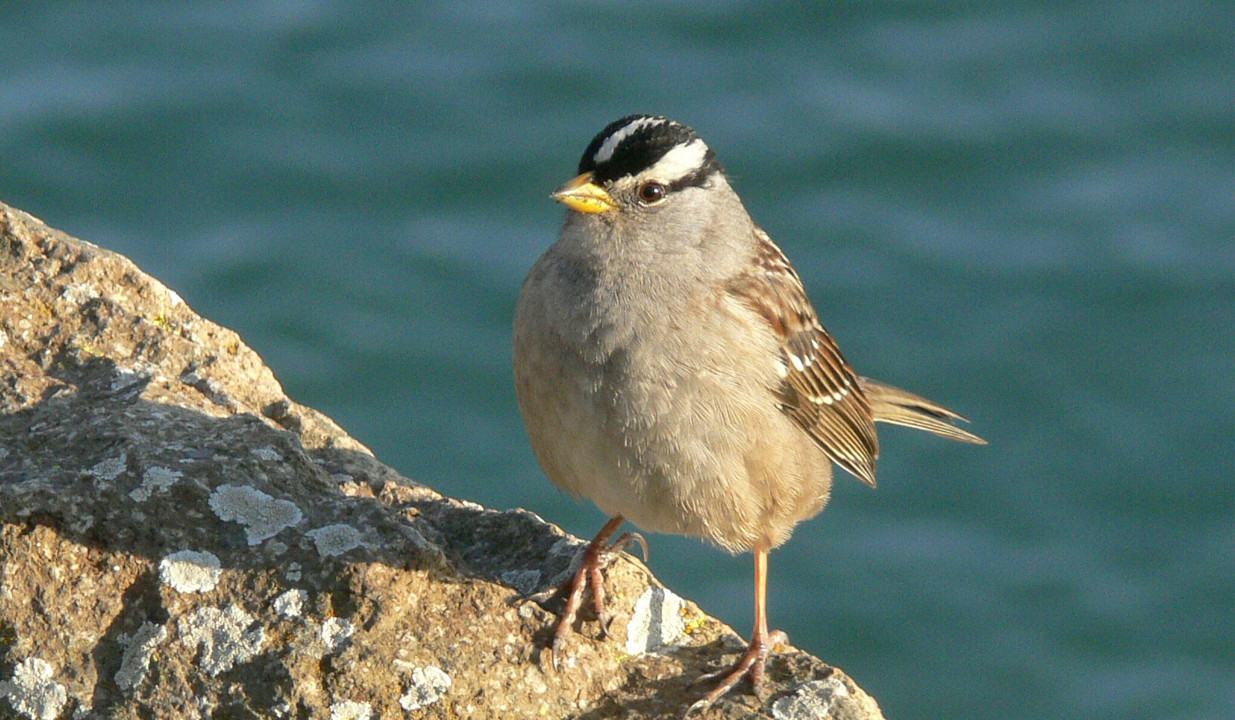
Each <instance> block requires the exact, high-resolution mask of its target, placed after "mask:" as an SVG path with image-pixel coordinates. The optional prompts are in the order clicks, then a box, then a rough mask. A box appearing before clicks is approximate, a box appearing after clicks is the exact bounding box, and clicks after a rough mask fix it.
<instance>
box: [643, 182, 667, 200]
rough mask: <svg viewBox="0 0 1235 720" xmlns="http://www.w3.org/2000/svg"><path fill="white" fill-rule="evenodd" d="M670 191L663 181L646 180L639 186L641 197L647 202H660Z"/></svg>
mask: <svg viewBox="0 0 1235 720" xmlns="http://www.w3.org/2000/svg"><path fill="white" fill-rule="evenodd" d="M668 192H669V189H668V188H666V187H665V186H664V185H663V184H661V183H658V182H655V181H653V182H645V183H643V184H642V185H640V186H639V199H640V200H642V201H643V202H645V203H654V202H660V201H661V200H664V199H665V195H666V194H667V193H668Z"/></svg>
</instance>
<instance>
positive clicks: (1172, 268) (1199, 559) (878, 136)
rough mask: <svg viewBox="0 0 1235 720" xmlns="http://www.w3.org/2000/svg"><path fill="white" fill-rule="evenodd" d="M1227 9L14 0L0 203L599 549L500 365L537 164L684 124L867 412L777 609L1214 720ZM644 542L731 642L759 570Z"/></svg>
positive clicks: (962, 695) (412, 471) (361, 429)
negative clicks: (936, 433)
mask: <svg viewBox="0 0 1235 720" xmlns="http://www.w3.org/2000/svg"><path fill="white" fill-rule="evenodd" d="M1231 27H1235V10H1233V9H1232V8H1231V6H1230V5H1229V4H1223V3H1206V2H1148V1H1143V0H1137V1H1133V2H1090V3H1064V2H1048V3H1040V2H1011V1H995V0H992V1H990V2H984V3H965V2H938V3H927V2H921V3H916V2H878V3H870V2H837V3H830V4H828V6H827V8H826V9H820V10H806V9H802V8H799V7H797V6H796V5H791V4H788V3H743V2H727V3H711V4H702V3H699V4H686V3H675V4H661V3H650V2H645V3H623V4H610V3H588V4H567V3H560V4H559V3H540V4H528V3H523V4H514V3H512V4H509V5H507V4H502V3H483V4H475V5H471V6H468V7H460V6H457V5H455V4H447V3H421V4H418V5H415V6H413V5H411V4H405V3H367V4H361V3H348V4H344V3H312V2H281V3H266V4H261V5H248V4H239V3H232V4H227V3H211V4H200V3H189V2H183V3H161V4H153V3H138V2H125V1H118V2H113V3H107V4H101V3H88V2H79V3H43V4H33V3H29V4H22V3H5V4H3V5H0V48H3V49H2V50H0V70H2V72H0V199H3V200H4V201H5V202H8V203H10V204H13V205H15V206H17V207H20V208H23V209H25V210H28V211H30V212H33V213H34V214H36V215H38V216H40V217H42V218H43V219H45V220H47V221H48V222H49V223H51V224H53V225H55V226H57V227H60V228H63V229H65V230H67V231H69V232H71V233H73V234H75V235H77V236H79V237H83V238H86V239H88V240H91V241H93V242H96V243H99V244H101V245H104V246H107V247H110V248H113V249H116V250H118V251H120V252H123V253H125V254H126V255H128V256H130V257H132V258H133V259H134V260H135V261H137V262H138V263H139V264H140V265H141V266H142V267H143V268H145V269H146V270H147V271H149V272H151V273H152V274H154V275H155V276H157V277H159V278H160V279H162V280H163V281H164V282H166V283H167V284H168V285H169V286H171V287H173V288H175V289H176V290H177V291H178V292H180V294H181V295H183V296H184V298H185V299H186V300H187V301H188V302H189V303H190V305H191V306H193V307H194V308H195V309H196V310H197V311H198V312H200V313H201V314H203V315H205V316H207V317H210V318H212V319H214V320H216V321H218V322H221V323H223V324H225V325H227V326H229V327H232V328H234V329H236V330H237V331H239V332H240V334H241V335H242V336H243V337H244V338H245V340H246V341H247V342H248V343H249V344H250V345H252V346H253V347H254V348H255V349H257V351H258V352H259V353H261V355H262V356H263V357H264V358H265V359H266V361H267V362H268V363H269V364H270V365H271V366H272V367H273V368H274V370H275V372H276V374H277V375H278V376H279V378H280V379H281V380H282V381H283V383H284V385H285V386H286V388H287V390H288V392H289V394H291V395H292V396H293V397H294V398H296V399H297V400H299V401H301V402H304V403H307V404H309V405H312V406H314V407H316V408H319V409H321V410H322V411H324V412H326V413H327V414H329V415H330V416H332V417H334V418H335V419H336V420H338V421H339V422H340V423H341V424H342V425H343V426H344V427H345V428H347V429H348V431H349V432H351V433H352V434H353V435H354V436H356V437H357V438H359V439H360V440H361V441H362V442H364V443H366V444H367V445H369V446H370V447H372V448H373V449H374V450H375V451H376V453H377V454H378V456H379V457H380V458H381V459H383V460H384V461H386V462H387V463H389V464H391V465H393V466H394V467H396V468H398V469H399V470H400V471H402V472H403V473H404V474H406V475H408V476H410V477H413V478H416V479H418V480H421V481H424V482H426V483H429V484H431V485H433V486H435V487H437V488H439V489H441V490H442V491H444V492H447V493H451V494H456V495H459V496H463V497H467V498H470V499H473V500H476V501H479V502H482V503H485V504H487V505H490V506H494V507H514V506H523V507H527V508H530V509H532V510H534V511H536V512H537V513H540V514H541V515H543V516H545V517H546V518H549V519H551V520H553V521H555V522H558V523H560V524H562V525H563V526H565V527H566V528H567V529H569V530H571V531H573V532H576V533H578V534H581V535H585V536H590V535H591V534H592V533H593V532H595V530H596V529H597V528H598V527H599V526H600V524H601V523H602V521H603V518H601V517H600V515H599V514H598V513H597V512H596V511H595V510H594V509H593V508H591V506H589V505H587V504H581V503H576V502H574V501H572V500H570V499H569V498H566V497H564V496H562V495H561V494H560V493H558V492H557V491H556V490H554V489H553V488H552V487H551V486H550V485H549V484H548V483H547V482H546V481H545V480H544V479H543V477H542V476H541V474H540V472H539V470H538V468H537V467H536V464H535V461H534V459H533V458H532V456H531V453H530V451H529V449H528V447H527V444H526V440H525V439H524V436H523V432H522V427H521V424H520V421H519V418H518V414H517V410H516V408H515V404H514V397H513V391H512V388H511V380H510V353H509V325H510V318H511V313H512V311H513V306H514V300H515V297H516V293H517V291H518V287H519V282H520V281H521V279H522V277H523V274H524V273H525V272H526V270H527V268H528V267H529V266H530V265H531V263H532V261H533V260H534V259H535V257H536V256H537V255H538V254H539V253H540V252H541V250H542V249H543V247H544V246H545V245H546V244H547V243H548V242H550V240H551V238H552V237H554V235H555V233H556V231H557V227H558V224H559V222H560V218H561V214H562V210H561V208H560V207H555V206H554V204H553V203H551V202H550V201H549V200H548V199H547V194H548V192H549V191H550V190H551V189H552V188H554V187H556V185H557V184H559V183H560V182H561V181H563V180H565V179H566V178H568V177H569V176H570V175H571V174H572V171H573V169H574V167H575V164H576V162H577V160H578V156H579V154H580V153H581V152H582V149H583V147H584V145H585V144H586V143H587V141H588V140H589V139H590V138H591V136H592V135H593V134H594V133H595V132H596V131H597V130H599V129H600V128H601V127H602V126H603V125H604V124H605V123H607V122H608V121H609V120H612V119H614V118H616V117H618V116H620V115H623V114H626V113H629V112H648V111H650V112H662V113H665V114H668V115H671V116H673V117H675V118H677V119H680V120H682V121H684V122H687V123H689V124H692V125H694V126H695V127H696V128H697V129H698V130H699V131H700V133H701V134H703V136H704V137H705V138H706V139H707V140H708V142H709V144H710V145H712V146H713V147H714V148H716V149H717V151H718V152H719V153H720V157H721V159H722V161H723V162H724V163H725V165H726V166H727V167H728V169H729V170H730V173H731V175H732V176H733V178H734V181H735V183H736V185H737V187H738V190H739V191H740V192H741V193H742V195H743V197H744V198H745V200H746V202H747V205H748V207H749V208H750V209H751V211H752V213H753V214H754V216H755V217H756V219H757V220H758V221H760V222H761V223H762V224H763V225H764V226H765V227H766V228H767V229H768V230H769V232H771V234H772V236H773V237H774V238H776V240H777V241H778V242H779V243H780V244H781V245H782V246H783V247H784V248H785V250H786V251H787V252H788V253H789V255H790V257H791V258H792V259H793V260H794V262H795V264H796V265H797V267H798V269H799V270H800V271H801V274H802V275H803V277H804V278H805V279H806V283H807V285H808V289H809V291H810V293H811V296H812V298H813V299H814V301H815V303H816V305H817V307H818V308H819V310H820V313H821V315H822V316H823V318H824V322H825V324H827V326H828V327H829V329H830V330H832V332H833V333H834V334H835V335H836V336H837V338H838V339H839V341H840V343H841V346H842V347H843V348H844V350H845V353H846V355H847V356H848V357H849V359H850V360H851V361H852V362H853V363H854V364H855V365H856V366H857V367H858V369H859V371H860V372H862V373H864V374H868V375H872V376H874V377H878V378H883V379H886V380H888V381H891V382H894V383H895V384H898V385H902V386H904V387H907V388H910V389H913V390H916V391H918V392H921V393H923V394H926V395H929V396H930V397H933V398H936V399H938V400H941V401H944V402H945V403H947V404H948V405H950V406H952V407H954V408H956V409H958V410H960V411H961V412H964V413H966V414H967V415H969V416H970V417H971V418H973V420H974V425H973V429H974V430H975V431H977V432H978V433H980V434H982V435H984V436H985V437H986V438H987V439H989V440H990V442H991V444H990V446H988V447H986V448H974V447H967V446H961V445H958V444H953V443H945V442H943V441H938V440H935V439H933V438H930V437H926V436H921V435H919V434H916V433H911V432H908V431H897V430H890V431H888V432H887V433H886V436H885V440H884V446H885V455H884V459H883V460H882V462H881V465H880V487H879V489H878V490H877V491H870V490H869V489H867V488H865V487H862V486H861V485H860V484H859V483H857V482H853V481H849V480H845V481H843V482H840V483H838V486H837V489H836V492H835V496H834V500H833V503H832V505H831V507H829V509H828V510H827V511H826V512H825V513H824V514H823V515H822V516H821V517H820V518H818V519H816V520H814V521H812V522H810V523H808V524H806V525H804V526H802V527H801V528H799V530H798V532H797V534H796V535H795V537H794V538H793V540H791V541H790V543H789V544H788V545H787V546H785V547H784V548H783V549H781V550H779V551H778V552H776V553H774V554H773V556H772V561H771V593H772V594H771V598H770V612H771V618H772V622H773V624H774V625H775V626H777V627H780V628H783V629H784V630H786V631H787V632H788V633H789V635H790V637H791V638H792V639H793V640H794V641H795V643H796V644H798V645H800V646H802V647H804V648H806V649H808V650H810V651H812V652H814V653H816V654H818V655H820V656H821V657H823V658H824V659H825V660H827V661H829V662H832V663H835V664H837V665H840V666H841V667H843V668H845V669H846V670H847V671H848V672H849V673H851V674H852V675H853V676H854V677H855V678H856V679H857V680H858V682H859V683H861V684H862V685H863V686H864V687H865V688H866V689H867V690H868V691H870V692H871V693H872V694H873V695H874V696H875V697H876V698H877V699H878V700H879V702H880V704H881V705H882V707H883V708H884V710H885V712H886V714H887V715H888V717H892V718H910V717H923V718H933V717H975V718H977V717H983V718H986V717H990V718H1087V719H1088V718H1128V717H1159V718H1206V719H1213V720H1218V719H1223V720H1225V719H1226V718H1230V717H1233V716H1235V623H1233V621H1232V617H1233V615H1235V577H1233V575H1235V573H1233V570H1235V523H1233V522H1232V520H1233V516H1235V512H1233V510H1235V507H1233V506H1235V493H1233V492H1232V487H1231V479H1232V474H1233V472H1232V471H1233V470H1235V462H1233V461H1232V454H1233V452H1232V445H1233V442H1232V441H1233V438H1235V414H1233V413H1232V410H1231V408H1232V407H1233V406H1235V359H1233V358H1235V333H1232V327H1233V326H1235V309H1233V307H1235V237H1233V236H1235V91H1233V89H1232V88H1233V87H1235V85H1233V80H1235V73H1233V72H1232V68H1233V67H1235V51H1233V48H1235V42H1233V41H1232V37H1231V32H1230V29H1231ZM651 542H652V566H653V568H654V569H655V570H656V572H657V573H658V574H659V575H660V576H661V577H662V578H663V579H664V580H666V581H667V582H668V583H670V584H671V585H672V586H673V587H675V588H676V589H678V590H679V591H681V592H682V593H684V594H686V595H688V596H690V597H692V598H694V599H696V600H698V601H699V602H700V603H701V604H702V605H703V607H704V608H705V609H707V610H708V611H710V612H712V613H715V614H717V615H719V616H720V617H722V618H723V619H725V620H727V621H728V622H730V623H731V624H733V625H734V626H735V627H736V628H737V629H738V630H739V631H740V632H743V633H746V632H748V631H749V629H750V621H751V613H752V598H751V594H752V589H751V582H752V581H751V563H750V559H749V557H748V556H747V557H738V558H731V557H729V556H728V555H726V554H724V553H722V552H720V551H717V550H714V549H711V548H707V547H704V546H702V545H700V544H699V543H697V542H695V541H691V540H685V539H681V538H672V537H664V536H655V537H653V538H651Z"/></svg>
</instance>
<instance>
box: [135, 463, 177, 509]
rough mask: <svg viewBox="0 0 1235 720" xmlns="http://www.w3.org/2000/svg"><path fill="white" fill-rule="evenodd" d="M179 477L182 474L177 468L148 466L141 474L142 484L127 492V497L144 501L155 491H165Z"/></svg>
mask: <svg viewBox="0 0 1235 720" xmlns="http://www.w3.org/2000/svg"><path fill="white" fill-rule="evenodd" d="M181 477H183V474H182V473H181V472H180V471H179V470H171V469H169V468H165V467H158V466H155V467H152V468H149V469H147V470H146V472H145V473H143V474H142V484H141V485H139V486H137V488H135V489H134V490H133V492H131V493H129V497H131V498H133V499H134V500H135V501H137V502H145V501H147V500H149V499H150V496H151V495H153V494H155V493H156V492H166V491H167V488H169V487H171V486H172V485H175V484H176V482H177V481H179V480H180V478H181Z"/></svg>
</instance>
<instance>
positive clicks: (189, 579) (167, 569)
mask: <svg viewBox="0 0 1235 720" xmlns="http://www.w3.org/2000/svg"><path fill="white" fill-rule="evenodd" d="M222 572H223V571H222V569H221V568H220V565H219V558H218V557H216V556H215V555H214V554H213V553H209V552H198V551H196V550H181V551H180V552H176V553H172V554H171V555H168V556H167V557H165V558H163V559H162V560H160V561H159V580H160V581H161V582H162V583H163V584H164V585H169V586H171V588H172V589H174V590H176V591H178V592H182V593H194V592H209V591H211V590H213V589H214V588H215V586H216V585H218V584H219V575H220V574H222Z"/></svg>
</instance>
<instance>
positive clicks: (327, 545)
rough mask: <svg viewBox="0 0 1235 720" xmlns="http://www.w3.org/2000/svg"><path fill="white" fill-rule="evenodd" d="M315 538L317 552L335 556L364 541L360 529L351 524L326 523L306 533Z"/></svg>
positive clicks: (358, 545)
mask: <svg viewBox="0 0 1235 720" xmlns="http://www.w3.org/2000/svg"><path fill="white" fill-rule="evenodd" d="M305 535H308V536H309V537H310V538H312V539H313V544H314V545H316V546H317V552H318V554H319V555H321V556H323V557H334V556H335V555H342V554H343V553H345V552H347V551H348V550H351V549H353V548H358V547H360V546H361V545H363V544H364V543H363V542H362V541H361V539H360V531H359V530H357V529H356V528H354V527H352V526H351V525H326V526H325V527H319V528H317V529H316V530H310V531H309V532H307V533H305Z"/></svg>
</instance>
